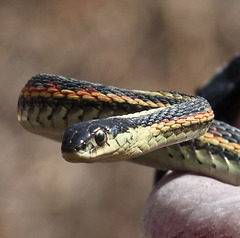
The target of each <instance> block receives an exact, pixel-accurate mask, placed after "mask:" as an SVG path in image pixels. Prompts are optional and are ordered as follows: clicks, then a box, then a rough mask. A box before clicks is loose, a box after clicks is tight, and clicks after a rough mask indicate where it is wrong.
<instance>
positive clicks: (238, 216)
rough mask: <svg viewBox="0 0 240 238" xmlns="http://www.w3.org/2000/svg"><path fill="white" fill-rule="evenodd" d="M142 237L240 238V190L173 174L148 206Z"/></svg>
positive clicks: (143, 215) (204, 178)
mask: <svg viewBox="0 0 240 238" xmlns="http://www.w3.org/2000/svg"><path fill="white" fill-rule="evenodd" d="M140 237H141V238H143V237H148V238H149V237H158V238H159V237H240V187H236V186H232V185H229V184H225V183H222V182H219V181H217V180H215V179H212V178H208V177H204V176H198V175H193V174H186V173H177V172H173V173H170V174H168V175H167V176H166V177H164V178H163V179H162V180H160V181H159V182H158V184H157V185H156V187H155V188H154V190H153V191H152V193H151V194H150V196H149V198H148V200H147V202H146V204H145V207H144V210H143V213H142V218H141V230H140Z"/></svg>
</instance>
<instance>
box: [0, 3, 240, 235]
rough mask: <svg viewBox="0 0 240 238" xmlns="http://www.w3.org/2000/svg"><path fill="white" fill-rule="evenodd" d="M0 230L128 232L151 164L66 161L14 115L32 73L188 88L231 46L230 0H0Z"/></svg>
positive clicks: (235, 46)
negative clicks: (28, 130) (147, 165)
mask: <svg viewBox="0 0 240 238" xmlns="http://www.w3.org/2000/svg"><path fill="white" fill-rule="evenodd" d="M0 3H1V5H0V6H1V7H0V53H1V57H0V67H1V70H0V80H1V88H0V90H1V93H0V97H1V100H0V108H1V109H0V110H1V117H0V131H1V133H0V144H1V157H0V158H1V167H0V170H1V172H0V176H1V179H0V194H1V195H0V237H4V238H5V237H6V238H10V237H19V238H23V237H24V238H25V237H35V238H37V237H49V238H50V237H51V238H53V237H58V238H61V237H92V238H95V237H96V238H99V237H116V238H118V237H119V238H120V237H125V238H127V237H129V238H130V237H137V236H138V230H139V221H140V215H141V211H142V208H143V205H144V202H145V200H146V199H147V196H148V194H149V193H150V191H151V189H152V180H153V173H154V170H153V169H151V168H147V167H142V166H139V165H135V164H131V163H128V162H121V163H112V164H91V165H85V164H70V163H67V162H66V161H64V160H63V159H62V158H61V153H60V143H56V142H53V141H50V140H48V139H45V138H43V137H39V136H36V135H33V134H30V133H29V132H27V131H25V130H24V129H23V128H21V126H20V125H19V124H18V122H17V115H16V105H17V100H18V94H19V92H20V90H21V88H22V87H23V86H24V84H25V83H26V81H27V80H28V79H29V78H30V77H31V76H32V75H34V74H37V73H43V72H44V73H52V74H59V75H63V76H67V77H74V78H78V79H80V80H87V81H92V82H99V83H103V84H108V85H114V86H119V87H124V88H129V89H146V90H157V89H163V90H175V91H180V92H185V93H194V90H195V89H196V88H197V87H201V86H202V85H203V84H204V82H206V81H207V79H209V78H210V77H211V76H212V75H213V74H214V72H215V70H216V68H217V67H218V66H221V65H223V63H224V62H226V61H227V60H229V59H230V58H231V57H233V55H234V54H235V53H236V52H237V51H238V50H239V46H240V44H239V39H240V31H239V29H240V26H239V24H240V21H239V10H240V2H239V1H219V0H218V1H217V0H209V1H200V0H197V1H190V0H181V1H174V0H168V1H157V2H156V1H137V0H131V1H129V0H128V1H126V0H122V1H117V0H111V1H110V0H102V1H97V0H93V1H76V0H69V1H63V0H59V1H36V0H35V1H27V0H23V1H13V0H12V1H11V0H10V1H3V0H2V1H0Z"/></svg>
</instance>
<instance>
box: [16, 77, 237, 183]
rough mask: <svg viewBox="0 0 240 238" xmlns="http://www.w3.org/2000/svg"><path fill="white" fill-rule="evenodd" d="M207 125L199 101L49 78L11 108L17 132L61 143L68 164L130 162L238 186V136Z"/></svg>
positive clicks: (32, 84)
mask: <svg viewBox="0 0 240 238" xmlns="http://www.w3.org/2000/svg"><path fill="white" fill-rule="evenodd" d="M213 117H214V116H213V111H212V109H211V107H210V105H209V104H208V102H207V101H206V100H205V99H203V98H201V97H194V96H188V95H184V94H180V93H175V92H165V91H158V92H150V91H139V90H126V89H119V88H116V87H108V86H104V85H101V84H94V83H89V82H85V81H77V80H74V79H68V78H64V77H60V76H55V75H48V74H39V75H36V76H34V77H32V78H31V79H30V80H29V81H28V83H27V84H26V86H25V87H24V88H23V90H22V92H21V94H20V97H19V101H18V120H19V122H20V123H21V125H22V126H23V127H24V128H25V129H27V130H29V131H31V132H33V133H36V134H39V135H42V136H45V137H48V138H51V139H54V140H57V141H63V142H62V154H63V157H64V158H65V159H66V160H67V161H70V162H100V161H103V162H111V161H119V160H130V161H132V162H136V163H140V164H144V165H147V166H151V167H154V168H157V169H160V170H178V171H190V172H194V173H198V174H203V175H207V176H210V177H213V178H216V179H218V180H221V181H223V182H226V183H229V184H233V185H240V161H239V160H240V131H239V130H238V129H236V128H234V127H232V126H230V125H228V124H226V123H223V122H220V121H216V120H213Z"/></svg>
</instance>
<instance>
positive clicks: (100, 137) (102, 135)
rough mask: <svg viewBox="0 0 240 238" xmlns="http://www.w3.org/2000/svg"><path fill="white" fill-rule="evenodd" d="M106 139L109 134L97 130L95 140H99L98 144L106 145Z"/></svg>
mask: <svg viewBox="0 0 240 238" xmlns="http://www.w3.org/2000/svg"><path fill="white" fill-rule="evenodd" d="M106 140H107V135H106V133H105V132H104V131H103V130H99V131H97V132H96V134H95V141H96V142H97V144H98V145H99V146H102V145H104V144H105V142H106Z"/></svg>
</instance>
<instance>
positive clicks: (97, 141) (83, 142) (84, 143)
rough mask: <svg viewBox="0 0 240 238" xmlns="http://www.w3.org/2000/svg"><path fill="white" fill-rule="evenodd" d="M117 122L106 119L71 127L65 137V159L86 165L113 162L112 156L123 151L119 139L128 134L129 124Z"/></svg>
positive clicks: (112, 119)
mask: <svg viewBox="0 0 240 238" xmlns="http://www.w3.org/2000/svg"><path fill="white" fill-rule="evenodd" d="M115 120H117V119H116V118H106V119H101V120H92V121H86V122H83V123H80V124H74V125H70V126H69V127H68V128H67V130H66V132H65V134H64V137H63V142H62V156H63V158H64V159H66V160H67V161H69V162H86V163H91V162H97V161H109V160H111V156H112V155H113V154H114V155H116V154H117V153H118V152H119V150H120V151H121V149H122V145H121V142H119V141H120V140H119V138H118V137H119V136H120V134H121V136H122V134H125V133H128V129H127V125H128V123H127V122H125V123H123V122H121V123H116V121H115ZM128 134H129V133H128Z"/></svg>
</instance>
